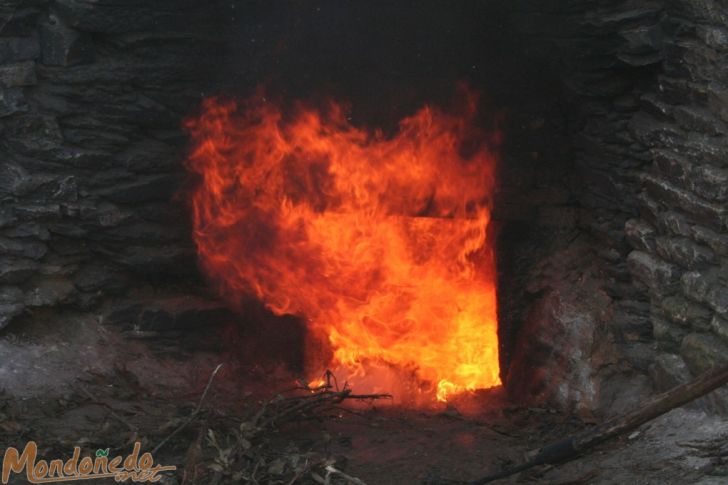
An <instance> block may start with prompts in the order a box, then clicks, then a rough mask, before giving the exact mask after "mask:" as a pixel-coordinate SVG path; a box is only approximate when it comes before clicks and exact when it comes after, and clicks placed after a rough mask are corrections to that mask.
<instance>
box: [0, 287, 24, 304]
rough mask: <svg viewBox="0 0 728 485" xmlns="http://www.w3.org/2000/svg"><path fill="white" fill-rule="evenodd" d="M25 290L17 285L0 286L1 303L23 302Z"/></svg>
mask: <svg viewBox="0 0 728 485" xmlns="http://www.w3.org/2000/svg"><path fill="white" fill-rule="evenodd" d="M22 302H23V291H22V290H21V289H20V288H18V287H17V286H0V303H1V304H8V303H22Z"/></svg>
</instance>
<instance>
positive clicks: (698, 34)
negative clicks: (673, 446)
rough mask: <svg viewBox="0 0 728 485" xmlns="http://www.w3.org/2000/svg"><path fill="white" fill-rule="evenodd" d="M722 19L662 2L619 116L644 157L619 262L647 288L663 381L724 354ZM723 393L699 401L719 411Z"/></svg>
mask: <svg viewBox="0 0 728 485" xmlns="http://www.w3.org/2000/svg"><path fill="white" fill-rule="evenodd" d="M727 25H728V6H726V5H725V4H724V3H721V2H717V1H710V0H706V1H701V0H697V1H683V2H677V1H667V2H665V18H664V20H663V22H662V24H661V26H662V38H663V41H662V44H663V56H664V62H663V63H662V69H661V71H660V72H659V73H658V75H657V79H656V83H655V89H654V91H653V92H652V93H650V94H648V95H645V96H643V97H642V98H641V108H642V109H641V110H640V112H639V113H638V114H636V115H635V116H633V117H632V118H631V120H630V124H629V132H630V134H631V136H632V137H633V138H634V139H635V140H637V141H638V142H639V143H640V144H642V145H643V146H645V147H646V148H647V152H646V155H647V157H648V159H649V165H648V166H647V167H646V170H645V171H644V172H643V173H641V174H640V189H641V190H640V192H639V198H638V200H639V207H640V214H639V215H638V217H634V218H631V219H630V220H629V221H627V222H626V224H625V233H626V236H627V239H628V241H629V243H630V245H631V246H632V247H633V248H634V250H633V251H632V252H631V253H630V254H629V257H628V259H627V262H628V266H629V268H630V271H631V272H632V274H633V275H634V277H635V279H636V280H638V281H639V282H640V283H641V284H642V285H643V286H644V288H645V289H646V291H647V292H648V294H649V302H650V320H651V323H652V330H653V335H654V338H655V340H656V342H657V346H658V349H659V353H658V355H657V356H656V358H655V361H654V363H652V364H651V366H650V371H651V374H652V376H653V377H654V379H655V382H656V383H657V384H658V386H659V387H663V388H664V387H669V386H671V385H674V384H676V383H678V382H683V381H685V380H686V379H688V378H689V377H690V376H691V375H696V374H700V373H702V372H705V371H706V370H708V369H709V368H710V367H711V366H713V365H716V364H720V363H726V362H728V137H726V135H728V130H727V129H726V122H727V121H728V69H727V67H728V64H727V63H726V59H728V28H727V27H726V26H727ZM721 397H722V399H721ZM726 397H728V393H726V392H722V393H716V394H715V395H713V396H712V397H711V398H710V399H709V401H708V403H707V404H708V405H709V406H711V407H712V408H715V409H721V410H723V411H728V400H726Z"/></svg>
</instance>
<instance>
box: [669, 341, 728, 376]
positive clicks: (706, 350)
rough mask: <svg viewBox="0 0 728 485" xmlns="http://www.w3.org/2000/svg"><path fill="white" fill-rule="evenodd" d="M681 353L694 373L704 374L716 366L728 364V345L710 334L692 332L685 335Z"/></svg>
mask: <svg viewBox="0 0 728 485" xmlns="http://www.w3.org/2000/svg"><path fill="white" fill-rule="evenodd" d="M680 354H681V355H682V356H683V358H684V359H685V362H686V363H687V365H688V367H689V368H690V370H691V371H692V372H693V373H694V374H702V373H704V372H707V371H709V370H710V369H712V368H713V367H714V366H717V365H724V364H728V345H725V344H723V343H722V342H720V341H719V340H718V339H716V338H715V337H714V336H712V335H709V334H704V333H691V334H690V335H688V336H687V337H685V338H684V339H683V342H682V345H681V347H680Z"/></svg>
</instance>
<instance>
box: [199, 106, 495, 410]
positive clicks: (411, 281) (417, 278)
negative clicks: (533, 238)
mask: <svg viewBox="0 0 728 485" xmlns="http://www.w3.org/2000/svg"><path fill="white" fill-rule="evenodd" d="M465 105H466V106H465V108H464V109H463V110H462V111H463V112H462V113H460V114H451V113H446V112H444V111H442V110H440V109H437V108H434V107H428V106H425V107H424V108H422V109H420V110H419V111H418V112H417V113H416V114H414V115H412V116H410V117H407V118H404V119H403V120H401V122H400V123H399V130H398V132H397V133H396V134H395V135H394V136H385V135H384V134H383V133H382V132H381V131H380V130H375V131H370V130H367V129H362V128H359V127H355V126H352V124H351V123H349V122H348V121H347V119H346V117H345V114H344V109H343V108H342V107H341V105H339V104H336V103H331V104H330V106H329V107H328V108H327V109H325V110H316V109H313V108H307V107H304V106H301V105H299V106H297V107H296V108H295V109H293V110H290V112H288V113H285V114H284V113H283V111H282V110H281V109H280V108H279V107H278V105H276V104H275V103H272V102H267V101H265V100H263V99H258V100H257V101H254V100H251V101H246V102H237V101H222V100H219V99H213V98H211V99H207V100H206V101H205V102H204V103H203V109H202V112H201V114H200V115H199V116H198V117H196V118H195V119H191V120H188V121H187V123H186V128H187V129H188V131H189V133H190V135H191V139H192V151H191V153H190V156H189V159H188V167H189V169H190V170H191V171H192V172H194V173H196V174H198V175H199V176H200V179H201V182H200V184H199V186H198V187H197V188H196V189H195V191H194V193H193V194H192V207H193V222H194V238H195V242H196V245H197V248H198V252H199V256H200V260H201V264H202V266H203V268H204V270H205V271H206V273H207V274H208V275H209V276H210V277H211V278H213V279H214V280H216V281H219V282H220V286H221V288H222V291H223V293H224V294H225V295H226V296H227V297H228V298H231V299H233V300H234V299H236V298H239V297H240V295H241V294H254V295H255V296H257V298H259V299H260V300H261V301H263V302H264V303H265V304H266V305H267V306H268V307H269V308H270V309H271V310H272V311H273V312H275V313H277V314H296V315H300V316H301V317H302V318H305V321H306V323H307V326H308V330H309V333H310V334H311V336H312V339H313V340H315V341H319V342H324V344H325V345H324V347H328V348H329V349H330V352H329V354H322V352H309V358H308V360H309V367H311V369H310V370H311V373H312V376H314V377H315V376H318V375H321V372H322V370H323V368H325V367H328V368H332V369H334V370H335V374H336V375H337V377H338V379H339V380H340V381H342V382H343V381H348V382H349V383H350V384H352V385H355V386H356V385H358V386H364V387H369V388H371V390H372V391H379V390H385V391H392V390H393V389H391V386H393V385H394V383H395V381H397V380H399V381H400V385H399V387H400V391H401V392H402V393H405V394H409V395H408V396H407V395H405V396H400V397H402V399H403V400H404V401H405V402H411V403H414V404H413V405H419V404H421V403H428V402H431V401H434V400H439V401H445V400H447V399H448V397H449V396H452V395H453V394H456V393H460V392H463V391H465V390H475V389H482V388H489V387H493V386H497V385H499V384H500V378H499V364H498V337H497V317H496V286H495V262H494V255H493V250H492V242H491V241H490V240H489V238H488V231H487V229H488V224H489V221H490V197H491V194H492V191H493V189H494V170H495V161H496V157H495V155H494V153H492V151H490V150H489V149H488V148H487V146H485V144H484V142H485V141H486V140H488V139H489V138H488V137H487V136H486V135H485V134H484V133H482V132H481V131H480V130H478V129H476V128H475V127H474V124H473V120H474V117H475V115H476V99H475V97H474V96H471V95H468V96H467V102H466V103H465ZM491 139H493V137H491ZM311 347H312V348H313V346H311ZM405 381H406V382H409V383H410V384H404V382H405ZM411 383H414V384H413V385H411ZM386 387H389V389H386ZM357 390H362V387H357Z"/></svg>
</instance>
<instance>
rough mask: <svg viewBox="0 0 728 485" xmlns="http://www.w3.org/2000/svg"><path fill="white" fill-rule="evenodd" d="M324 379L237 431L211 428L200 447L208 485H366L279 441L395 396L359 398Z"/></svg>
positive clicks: (256, 414) (284, 394)
mask: <svg viewBox="0 0 728 485" xmlns="http://www.w3.org/2000/svg"><path fill="white" fill-rule="evenodd" d="M324 378H325V379H324V382H323V384H322V385H320V386H317V387H310V386H309V385H307V384H305V383H302V382H299V383H298V385H297V386H295V387H293V388H291V389H287V390H284V391H281V392H278V393H276V394H275V395H274V396H273V397H272V398H271V399H269V400H267V401H265V402H264V403H262V405H260V407H258V408H257V409H256V410H253V411H252V412H251V413H250V414H249V415H248V417H247V418H244V419H243V420H242V421H241V422H240V423H239V424H238V425H237V426H230V424H229V423H225V424H224V425H222V426H213V425H212V424H211V425H210V426H209V427H207V431H206V436H205V440H204V441H205V445H206V446H200V448H205V449H206V450H207V452H208V453H203V454H207V455H208V458H207V459H205V460H204V461H205V462H206V463H208V464H207V469H208V471H209V472H210V475H208V476H206V477H205V479H204V483H209V484H216V483H219V484H223V483H241V482H242V483H252V484H256V483H260V484H263V483H266V484H276V483H280V484H293V483H321V484H325V485H329V484H332V485H333V484H353V485H366V484H364V482H363V481H362V480H360V479H358V478H356V477H352V476H350V475H348V474H346V473H344V472H343V471H342V470H341V468H342V467H341V466H340V465H339V464H338V463H337V461H336V459H335V458H333V457H331V456H328V455H325V454H322V453H320V452H316V451H310V450H308V451H307V450H301V449H299V448H298V446H297V445H295V444H294V443H289V444H288V445H287V446H285V447H283V449H282V448H281V443H280V439H278V440H276V439H275V437H276V432H277V431H278V430H280V429H281V428H282V427H284V426H286V425H292V424H294V423H301V422H305V421H310V420H317V419H321V417H322V416H325V415H326V413H327V412H330V411H332V410H335V409H337V408H338V407H339V406H340V405H341V404H342V403H343V402H344V401H375V400H379V399H391V397H392V396H391V395H389V394H355V393H354V392H352V389H350V388H349V387H348V386H347V385H346V384H345V385H344V386H343V387H342V388H339V386H338V383H336V379H335V378H334V376H333V374H332V373H331V372H328V371H327V372H326V374H325V375H324ZM214 427H215V428H217V429H218V431H217V432H215V431H214V430H213V428H214ZM201 438H202V437H201ZM199 441H202V440H199ZM200 445H202V443H200ZM201 451H202V450H201ZM209 452H212V457H211V461H212V463H209V461H210V458H209ZM190 483H192V482H190Z"/></svg>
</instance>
